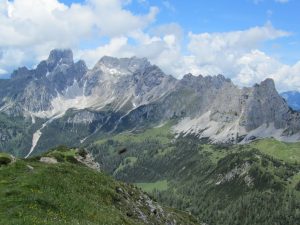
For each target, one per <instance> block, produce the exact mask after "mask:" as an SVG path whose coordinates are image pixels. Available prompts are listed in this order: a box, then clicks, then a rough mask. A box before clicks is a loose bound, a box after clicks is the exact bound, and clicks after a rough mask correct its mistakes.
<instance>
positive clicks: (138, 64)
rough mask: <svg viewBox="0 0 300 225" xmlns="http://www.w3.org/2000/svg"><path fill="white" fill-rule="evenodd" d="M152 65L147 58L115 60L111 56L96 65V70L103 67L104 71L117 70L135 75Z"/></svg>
mask: <svg viewBox="0 0 300 225" xmlns="http://www.w3.org/2000/svg"><path fill="white" fill-rule="evenodd" d="M150 65H151V64H150V62H149V61H148V60H147V59H146V58H137V57H131V58H114V57H111V56H104V57H102V58H101V59H100V60H99V62H98V63H97V64H96V66H95V67H96V68H98V67H101V68H104V70H106V69H107V70H111V69H113V70H116V71H120V72H125V71H127V72H131V73H134V72H136V71H137V70H142V69H145V68H146V67H149V66H150Z"/></svg>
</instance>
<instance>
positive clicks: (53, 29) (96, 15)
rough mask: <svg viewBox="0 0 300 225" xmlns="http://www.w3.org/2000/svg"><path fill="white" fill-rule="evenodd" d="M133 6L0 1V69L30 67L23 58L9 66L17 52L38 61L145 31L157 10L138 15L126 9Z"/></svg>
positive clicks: (117, 1) (121, 1)
mask: <svg viewBox="0 0 300 225" xmlns="http://www.w3.org/2000/svg"><path fill="white" fill-rule="evenodd" d="M130 2H131V1H128V0H101V1H98V0H87V1H85V3H83V4H72V5H71V6H70V7H69V6H66V5H64V4H62V3H60V2H59V1H58V0H26V1H24V0H14V1H8V0H0V52H2V54H1V55H0V68H1V69H2V70H6V69H7V70H10V69H11V68H12V67H13V66H15V65H16V63H24V64H25V63H28V61H27V59H26V58H23V59H21V58H20V57H18V60H13V61H12V62H9V59H10V58H9V56H10V55H12V54H14V53H15V52H16V51H18V52H22V53H23V55H26V57H27V58H31V59H34V60H38V59H41V58H43V57H45V56H46V55H47V54H48V53H49V51H50V50H51V49H53V48H77V47H78V46H79V44H80V43H82V42H83V41H87V40H91V39H93V40H95V39H97V38H98V39H99V38H101V37H103V36H106V37H109V38H115V37H119V36H124V35H125V36H126V35H128V34H129V33H132V32H135V31H139V30H143V29H144V28H146V27H147V26H148V25H149V24H150V23H152V22H153V21H154V20H155V17H156V14H157V13H158V8H156V7H150V8H149V12H148V13H146V14H143V15H135V14H133V13H132V12H131V11H129V10H126V9H125V8H124V6H125V5H126V4H129V3H130ZM19 65H21V64H19Z"/></svg>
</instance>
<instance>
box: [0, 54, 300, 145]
mask: <svg viewBox="0 0 300 225" xmlns="http://www.w3.org/2000/svg"><path fill="white" fill-rule="evenodd" d="M70 109H72V110H73V112H74V113H73V114H72V115H67V118H68V119H67V120H66V121H67V123H68V124H82V125H85V126H89V125H90V124H93V123H95V124H97V127H102V125H103V127H105V132H107V131H109V132H120V131H124V130H128V129H134V128H137V127H139V126H144V125H149V126H152V125H157V124H159V123H162V122H166V121H167V120H170V119H177V120H179V121H180V122H179V123H178V124H177V125H176V126H175V127H174V131H175V132H176V133H184V134H187V133H193V134H195V135H198V136H199V137H209V138H211V139H212V140H213V141H216V142H218V141H221V142H223V141H224V142H227V141H230V142H239V141H241V140H247V139H249V135H251V137H252V136H255V137H269V136H270V137H276V138H278V139H281V138H283V137H284V138H290V137H291V138H290V140H292V141H295V140H299V139H300V135H298V134H299V132H300V113H297V112H294V111H293V110H291V109H290V108H289V107H288V105H287V103H286V101H285V100H284V99H283V98H282V97H281V96H280V95H279V94H278V93H277V91H276V89H275V85H274V82H273V81H272V80H271V79H267V80H265V81H263V82H262V83H261V84H256V85H255V86H254V87H251V88H242V89H241V88H239V87H237V86H235V85H234V84H233V83H232V82H231V80H230V79H226V78H225V77H224V76H222V75H218V76H206V77H203V76H201V75H200V76H197V77H196V76H193V75H192V74H187V75H185V76H184V77H183V79H181V80H177V79H175V78H174V77H172V76H167V75H166V74H164V73H163V71H161V70H160V68H158V67H157V66H155V65H151V63H150V62H149V61H148V60H147V59H145V58H142V59H139V58H136V57H132V58H121V59H117V58H113V57H107V56H105V57H103V58H101V59H100V60H99V61H98V63H97V64H96V65H95V66H94V68H92V69H91V70H89V69H88V68H87V67H86V65H85V63H84V61H78V62H76V63H74V62H73V53H72V51H71V50H53V51H51V53H50V55H49V57H48V59H47V60H44V61H42V62H41V63H40V64H39V65H38V66H37V67H36V68H35V69H32V70H30V69H28V68H26V67H22V68H19V69H18V70H16V71H14V72H13V74H12V78H11V79H10V80H0V112H3V113H6V114H8V115H10V116H25V117H28V116H32V117H38V118H42V119H47V120H48V119H50V118H56V117H57V116H59V115H64V114H65V113H66V112H67V111H68V110H70ZM100 112H101V113H100ZM111 115H113V116H111ZM104 124H105V126H104ZM97 129H98V128H97ZM97 129H96V130H97ZM99 129H100V128H99ZM93 130H95V129H93ZM93 132H94V131H93ZM297 135H298V136H297ZM2 136H3V135H2ZM2 138H4V136H3V137H2Z"/></svg>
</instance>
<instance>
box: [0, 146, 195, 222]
mask: <svg viewBox="0 0 300 225" xmlns="http://www.w3.org/2000/svg"><path fill="white" fill-rule="evenodd" d="M79 154H81V153H80V152H78V151H77V150H75V149H67V148H63V147H61V148H58V149H54V150H52V151H51V152H48V153H45V154H44V155H43V157H47V158H46V159H47V160H48V162H47V163H45V162H41V161H40V160H41V156H38V157H35V158H31V159H27V160H21V159H18V160H17V161H15V162H13V161H12V160H11V161H9V160H7V158H8V159H9V156H8V155H7V154H5V155H4V154H2V155H1V158H2V159H3V160H2V163H1V164H0V224H6V225H9V224H14V225H15V224H30V225H31V224H55V225H57V224H107V225H110V224H116V225H121V224H130V225H131V224H174V221H176V222H177V224H196V221H195V220H194V219H193V218H192V217H191V216H189V215H188V214H186V213H183V212H181V211H178V210H173V209H170V208H162V207H161V206H159V205H158V204H157V203H156V202H155V201H153V200H152V199H150V198H149V197H148V196H147V195H146V194H145V193H143V192H142V191H141V190H140V189H139V188H137V187H135V186H133V185H129V184H124V183H122V182H118V181H115V180H114V179H112V178H111V177H109V176H107V175H105V174H104V173H102V172H98V171H96V170H93V169H91V168H88V167H87V166H85V165H84V164H82V163H80V162H78V160H77V158H78V157H79ZM81 155H82V154H81ZM82 157H83V158H84V157H86V156H85V155H83V156H82ZM4 158H5V159H6V160H4ZM42 159H45V158H42ZM47 160H46V161H47ZM56 161H57V162H56Z"/></svg>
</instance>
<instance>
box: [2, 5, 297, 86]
mask: <svg viewBox="0 0 300 225" xmlns="http://www.w3.org/2000/svg"><path fill="white" fill-rule="evenodd" d="M1 1H2V2H1ZM29 9H30V10H29ZM32 9H33V10H32ZM299 9H300V1H298V0H218V1H217V0H210V1H204V0H186V1H175V0H163V1H159V0H86V1H82V0H27V1H24V0H11V1H7V0H0V16H1V17H2V18H3V20H1V18H0V27H2V28H0V74H2V76H4V77H5V76H7V74H9V73H10V72H11V71H12V70H13V68H16V67H18V66H21V65H26V66H28V67H34V66H35V65H36V64H37V63H38V61H39V60H41V59H44V58H46V57H47V54H48V52H49V51H50V50H51V49H52V48H72V49H73V51H74V56H75V59H84V60H85V61H86V62H87V64H88V65H89V66H90V67H92V66H93V65H94V64H95V63H96V62H97V61H98V60H99V59H100V58H101V57H102V56H103V55H112V56H116V57H131V56H134V55H136V56H138V57H147V58H148V59H149V60H150V61H151V62H152V63H155V64H158V65H159V66H160V67H161V68H162V69H163V70H164V71H165V72H166V73H168V74H172V75H174V76H175V77H178V78H180V77H182V76H183V75H184V74H185V73H189V72H192V73H193V74H195V75H198V74H203V75H214V74H218V73H222V74H224V75H225V76H227V77H229V78H231V79H232V80H233V81H234V82H235V83H236V84H237V85H240V86H251V85H253V84H254V83H256V82H260V81H261V80H263V79H265V78H267V77H271V78H273V79H274V80H275V82H276V85H277V88H278V89H279V90H282V91H283V90H292V89H293V90H300V51H299V50H300V33H299V32H300V26H299V21H300V14H299ZM26 12H30V14H29V13H26ZM1 21H4V22H1ZM16 21H17V22H16ZM1 23H2V24H1ZM1 29H3V32H2V34H1ZM19 31H20V32H19ZM18 32H19V34H20V35H18ZM8 40H9V41H8ZM1 41H2V42H1ZM12 59H14V60H13V63H12Z"/></svg>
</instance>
